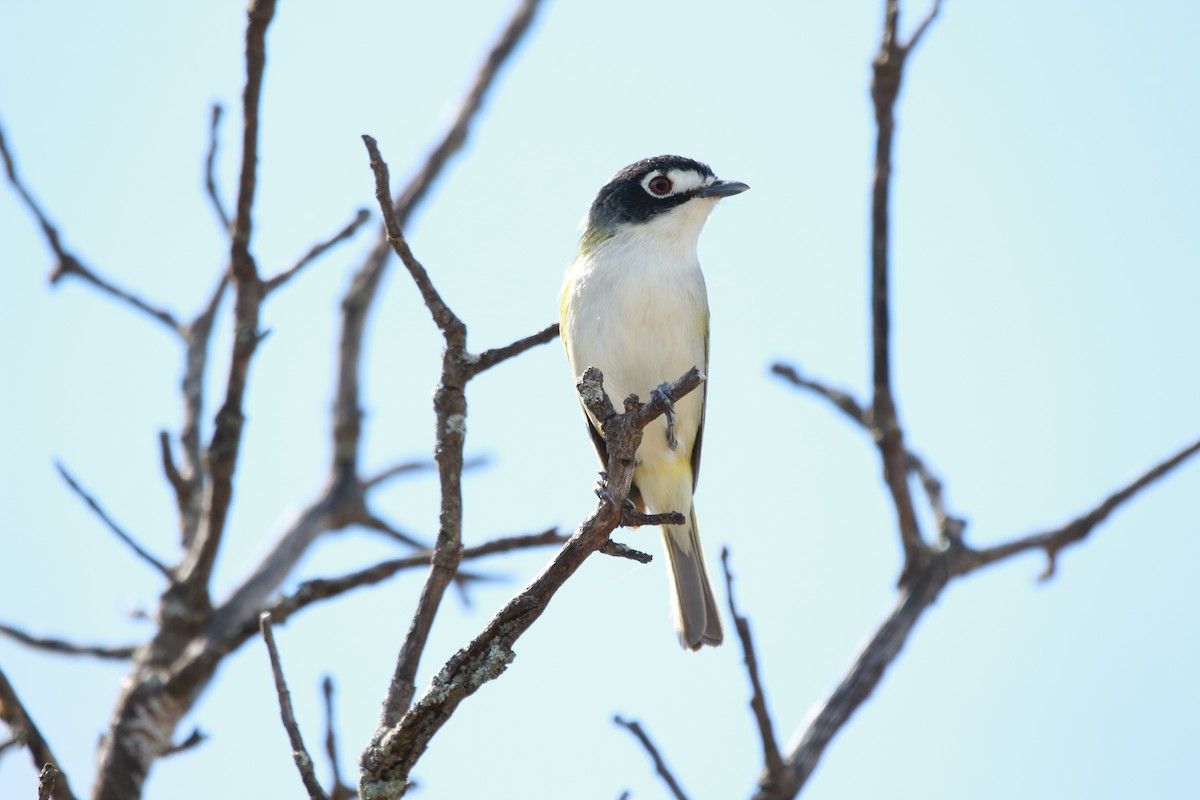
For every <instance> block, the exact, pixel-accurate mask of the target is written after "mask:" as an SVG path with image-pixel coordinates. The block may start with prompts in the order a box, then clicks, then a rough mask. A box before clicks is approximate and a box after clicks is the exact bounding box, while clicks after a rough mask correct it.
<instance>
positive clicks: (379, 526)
mask: <svg viewBox="0 0 1200 800" xmlns="http://www.w3.org/2000/svg"><path fill="white" fill-rule="evenodd" d="M355 522H357V523H358V524H359V525H362V526H363V527H364V528H369V529H371V530H373V531H378V532H380V533H382V534H384V535H386V536H387V537H388V538H390V539H395V540H396V541H397V542H401V543H403V544H406V545H408V546H409V547H415V548H417V549H419V550H425V551H428V550H429V545H427V544H425V543H424V542H422V541H420V540H418V539H416V538H414V537H412V536H409V535H408V534H407V533H402V532H401V531H399V530H397V529H396V528H394V527H393V526H392V525H391V524H389V523H388V522H387V521H385V520H383V519H380V518H379V517H377V516H375V515H374V514H372V513H371V512H370V511H368V510H367V509H365V508H364V509H362V513H361V514H358V515H356V519H355Z"/></svg>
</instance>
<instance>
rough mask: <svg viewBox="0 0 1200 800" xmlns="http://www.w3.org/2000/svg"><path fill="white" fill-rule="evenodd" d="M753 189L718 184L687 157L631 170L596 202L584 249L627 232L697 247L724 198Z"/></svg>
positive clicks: (650, 162) (620, 174) (736, 183)
mask: <svg viewBox="0 0 1200 800" xmlns="http://www.w3.org/2000/svg"><path fill="white" fill-rule="evenodd" d="M749 188H750V187H749V186H747V185H746V184H744V183H741V182H739V181H723V180H719V179H718V178H717V176H716V175H714V174H713V171H712V170H711V169H710V168H709V167H708V165H707V164H701V163H700V162H699V161H694V160H692V159H690V158H684V157H683V156H655V157H653V158H645V159H642V160H641V161H638V162H636V163H634V164H630V165H629V166H628V167H625V168H624V169H623V170H621V171H620V172H618V173H617V174H616V175H614V176H613V177H612V179H611V180H609V182H608V183H606V184H604V186H603V188H601V189H600V191H599V193H597V195H596V199H595V200H593V201H592V207H591V209H590V210H589V211H588V215H587V222H586V225H585V228H584V234H583V242H582V245H583V247H584V248H585V249H589V248H590V247H591V246H594V245H596V244H598V243H600V242H602V241H604V240H606V239H610V238H612V237H614V236H617V235H619V234H622V233H625V232H634V233H644V234H649V235H654V236H661V237H666V238H672V239H673V238H679V239H680V240H682V241H685V242H686V241H690V242H691V243H692V244H693V245H694V244H695V241H696V238H697V237H699V235H700V229H701V228H702V227H704V221H705V220H706V219H708V215H709V214H710V213H711V212H712V209H713V206H715V205H716V203H717V201H718V200H720V199H721V198H722V197H728V196H730V195H734V194H738V193H740V192H744V191H746V190H747V189H749Z"/></svg>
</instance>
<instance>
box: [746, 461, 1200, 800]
mask: <svg viewBox="0 0 1200 800" xmlns="http://www.w3.org/2000/svg"><path fill="white" fill-rule="evenodd" d="M1197 453H1200V440H1197V441H1195V442H1192V443H1191V444H1189V445H1188V446H1187V447H1185V448H1183V449H1182V450H1180V451H1178V452H1177V453H1175V454H1174V455H1172V456H1170V457H1169V458H1167V459H1165V460H1163V461H1162V462H1160V463H1158V464H1156V465H1154V466H1153V467H1151V468H1150V469H1149V470H1147V471H1146V472H1144V473H1143V474H1142V475H1140V476H1138V477H1137V478H1135V479H1134V480H1133V481H1131V482H1129V483H1128V484H1126V485H1125V486H1123V487H1122V488H1121V489H1118V490H1117V491H1116V492H1113V493H1112V494H1111V495H1109V496H1108V497H1106V498H1105V499H1104V500H1102V501H1101V502H1100V503H1099V504H1098V505H1096V506H1095V507H1093V508H1092V509H1090V510H1089V511H1087V512H1085V513H1083V514H1081V515H1079V516H1078V517H1076V518H1075V519H1073V520H1071V521H1070V522H1068V523H1066V524H1065V525H1062V526H1060V527H1058V528H1055V529H1053V530H1050V531H1046V532H1043V533H1038V534H1033V535H1031V536H1026V537H1022V538H1020V539H1016V540H1014V541H1012V542H1009V543H1007V544H1002V545H997V546H995V547H989V548H986V549H984V550H972V549H971V548H969V547H966V546H965V545H963V544H962V543H961V542H960V541H956V540H949V541H946V542H944V546H943V547H942V548H941V549H939V550H938V551H937V552H936V553H935V554H934V555H933V556H932V558H931V559H930V560H929V561H928V562H927V563H926V564H925V565H924V566H923V567H922V568H921V569H920V570H918V571H917V572H916V573H914V576H913V580H912V581H911V582H910V583H908V584H906V585H905V586H904V587H902V589H901V592H900V596H899V598H898V599H897V601H896V605H895V606H894V607H893V609H892V612H891V614H890V615H889V616H888V618H887V619H886V620H884V622H883V624H882V625H881V626H880V627H879V629H878V630H876V632H875V634H874V635H873V636H872V637H871V640H870V641H869V642H868V643H867V645H866V646H865V647H864V648H863V649H862V651H861V652H860V653H859V655H858V657H857V658H856V659H855V662H854V665H853V666H852V667H851V668H850V671H849V672H848V673H847V674H846V676H845V677H844V678H843V679H842V682H841V683H840V684H839V685H838V687H837V689H835V690H834V692H833V694H832V695H830V696H829V698H828V699H826V700H825V701H824V702H823V703H822V704H821V707H820V709H819V711H818V712H817V714H816V715H815V716H813V718H812V721H811V722H810V723H809V724H808V726H807V727H806V729H805V730H804V732H803V734H802V735H801V737H800V739H799V741H798V743H797V744H796V746H795V747H794V748H793V749H792V751H791V752H790V753H789V754H788V755H787V758H786V760H785V765H786V770H785V772H784V775H785V780H783V781H778V782H775V783H774V784H771V785H768V784H767V783H765V782H764V781H760V783H759V790H758V792H757V793H756V794H755V795H754V797H755V798H756V800H778V799H779V798H791V797H795V796H796V795H797V794H799V792H800V790H801V789H802V788H803V786H804V783H805V782H806V781H807V780H808V778H809V776H810V775H811V774H812V771H813V769H814V768H815V767H816V765H817V762H818V761H819V760H820V758H821V755H822V754H823V753H824V751H825V748H826V746H828V744H829V742H830V741H831V740H832V739H833V737H834V735H835V734H836V733H837V732H838V731H839V730H840V729H841V728H842V726H843V725H845V724H846V722H848V721H849V720H850V717H851V716H852V715H853V714H854V712H855V710H856V709H857V708H858V707H859V706H860V705H861V704H862V703H863V701H864V700H866V699H867V698H868V697H870V696H871V694H872V693H873V692H874V691H875V689H876V687H877V686H878V685H879V683H880V682H881V681H882V679H883V674H884V672H885V671H886V670H887V668H888V667H889V666H890V665H891V663H892V662H893V661H894V660H895V659H896V657H897V656H898V655H899V653H900V650H901V648H902V647H903V646H904V644H905V643H906V642H907V641H908V637H909V634H910V633H912V629H913V627H914V625H915V624H916V622H917V620H918V619H919V618H920V617H921V615H922V614H923V613H924V612H925V611H926V610H927V609H928V608H929V607H930V606H932V605H933V603H934V602H935V601H936V600H937V598H938V596H939V595H940V594H941V591H942V589H944V588H945V586H946V584H947V583H948V582H949V581H951V580H952V579H954V578H957V577H960V576H963V575H967V574H969V573H971V572H974V571H975V570H977V569H980V568H981V567H985V566H988V565H991V564H995V563H998V562H1000V561H1003V560H1005V559H1008V558H1011V557H1013V556H1016V555H1019V554H1021V553H1025V552H1028V551H1030V550H1038V549H1041V550H1045V551H1046V552H1047V554H1048V555H1049V557H1050V559H1051V564H1053V559H1054V555H1055V554H1057V553H1058V552H1059V551H1060V550H1062V549H1063V548H1065V547H1067V546H1069V545H1071V544H1075V543H1078V542H1079V541H1081V540H1082V539H1083V538H1084V537H1086V536H1087V535H1088V534H1090V533H1091V531H1092V530H1093V529H1094V528H1095V527H1096V526H1097V525H1099V524H1100V523H1101V522H1103V521H1104V520H1105V519H1107V518H1108V517H1109V515H1111V514H1112V512H1113V511H1115V510H1117V508H1119V507H1120V506H1122V505H1123V504H1124V503H1126V502H1128V501H1129V500H1131V499H1133V497H1134V496H1136V495H1137V494H1138V493H1139V492H1141V491H1142V490H1143V489H1145V488H1147V487H1148V486H1150V485H1151V484H1153V483H1154V482H1155V481H1157V480H1159V479H1160V478H1162V477H1164V476H1166V475H1167V474H1168V473H1170V472H1171V471H1172V470H1174V469H1176V468H1177V467H1179V466H1181V465H1182V464H1184V463H1185V462H1186V461H1187V460H1188V459H1190V458H1192V457H1193V456H1195V455H1196V454H1197ZM1043 577H1045V576H1043Z"/></svg>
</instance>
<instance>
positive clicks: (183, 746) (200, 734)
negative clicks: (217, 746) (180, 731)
mask: <svg viewBox="0 0 1200 800" xmlns="http://www.w3.org/2000/svg"><path fill="white" fill-rule="evenodd" d="M207 738H208V736H207V735H206V734H205V733H204V731H202V730H200V729H199V728H192V732H191V733H190V734H188V737H187V738H186V739H184V740H183V741H182V742H176V743H175V744H173V745H171V746H170V747H168V748H167V749H166V750H163V752H162V757H163V758H166V757H167V756H177V755H179V754H180V753H186V752H187V751H188V750H191V749H192V748H194V747H199V746H200V745H201V744H203V743H204V741H205V740H206V739H207Z"/></svg>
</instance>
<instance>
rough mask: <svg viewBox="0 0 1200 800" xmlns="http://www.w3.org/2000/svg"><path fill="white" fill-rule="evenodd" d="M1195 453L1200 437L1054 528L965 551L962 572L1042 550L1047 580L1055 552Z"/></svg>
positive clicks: (1079, 538) (1041, 577)
mask: <svg viewBox="0 0 1200 800" xmlns="http://www.w3.org/2000/svg"><path fill="white" fill-rule="evenodd" d="M1197 453H1200V439H1197V440H1196V441H1194V442H1192V443H1191V444H1189V445H1187V446H1186V447H1184V448H1183V449H1182V450H1180V451H1178V452H1177V453H1175V454H1174V455H1172V456H1170V457H1169V458H1166V459H1164V460H1162V461H1160V462H1159V463H1157V464H1155V465H1154V466H1152V467H1150V468H1149V469H1148V470H1146V471H1145V472H1143V473H1142V474H1141V475H1139V476H1137V477H1136V478H1134V479H1133V480H1132V481H1130V482H1129V483H1127V484H1125V485H1124V486H1122V487H1121V488H1120V489H1117V490H1116V491H1115V492H1113V493H1112V494H1110V495H1108V496H1107V497H1105V498H1104V499H1103V500H1101V501H1100V502H1099V503H1098V504H1097V505H1096V506H1094V507H1093V508H1091V509H1089V510H1088V511H1085V512H1084V513H1082V514H1080V515H1079V516H1077V517H1075V518H1074V519H1072V520H1070V521H1069V522H1066V523H1065V524H1063V525H1060V526H1058V527H1057V528H1051V529H1050V530H1046V531H1040V532H1038V533H1033V534H1029V535H1027V536H1022V537H1020V538H1018V539H1014V540H1013V541H1010V542H1006V543H1004V544H998V545H995V546H993V547H985V548H983V549H982V550H970V551H968V553H967V554H966V555H964V557H963V558H964V565H965V567H966V571H974V570H976V569H979V568H980V567H985V566H988V565H990V564H995V563H997V562H999V561H1003V560H1005V559H1007V558H1011V557H1012V556H1015V555H1018V554H1020V553H1024V552H1027V551H1029V550H1044V551H1045V553H1046V568H1045V570H1044V571H1043V572H1042V574H1041V575H1039V576H1038V579H1039V580H1043V581H1044V580H1048V579H1049V578H1050V577H1052V576H1053V575H1054V572H1055V569H1056V567H1057V561H1058V554H1059V552H1061V551H1062V550H1063V549H1065V548H1067V547H1070V546H1071V545H1073V544H1078V543H1079V542H1081V541H1083V540H1084V539H1085V538H1087V536H1088V535H1089V534H1091V532H1092V531H1093V530H1094V529H1095V528H1096V526H1097V525H1099V524H1100V523H1101V522H1103V521H1104V520H1106V519H1108V517H1109V515H1111V514H1112V513H1113V512H1114V511H1116V510H1117V509H1118V508H1120V507H1121V506H1122V505H1124V504H1125V503H1127V502H1129V501H1130V500H1132V499H1133V498H1134V497H1135V496H1136V495H1137V494H1138V493H1139V492H1141V491H1142V490H1143V489H1145V488H1146V487H1148V486H1150V485H1151V484H1153V483H1154V482H1155V481H1157V480H1159V479H1160V478H1162V477H1164V476H1165V475H1167V474H1168V473H1169V472H1171V470H1173V469H1175V468H1176V467H1178V466H1180V465H1181V464H1183V463H1184V462H1185V461H1187V460H1188V459H1189V458H1191V457H1192V456H1194V455H1196V454H1197Z"/></svg>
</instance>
